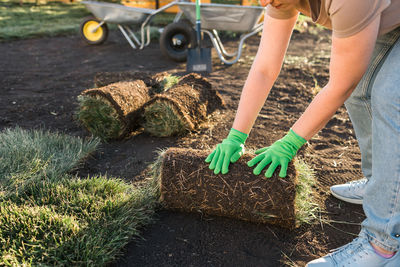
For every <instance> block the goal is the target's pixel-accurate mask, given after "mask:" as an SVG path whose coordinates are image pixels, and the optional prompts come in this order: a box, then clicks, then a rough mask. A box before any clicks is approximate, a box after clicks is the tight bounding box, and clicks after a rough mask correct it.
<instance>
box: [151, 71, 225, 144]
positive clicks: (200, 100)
mask: <svg viewBox="0 0 400 267" xmlns="http://www.w3.org/2000/svg"><path fill="white" fill-rule="evenodd" d="M223 105H224V103H223V101H222V98H221V97H220V95H219V94H218V92H217V91H216V90H213V89H212V87H211V84H210V83H209V82H208V80H207V79H205V78H203V77H201V76H200V75H198V74H188V75H185V76H183V77H181V78H180V79H179V80H178V82H177V84H176V85H174V86H172V87H171V88H170V89H169V90H167V91H165V92H162V93H160V94H157V95H155V96H154V97H153V98H152V99H151V100H150V101H148V102H147V103H146V104H145V105H144V118H145V119H144V122H143V127H144V130H145V131H146V132H148V133H150V134H151V135H154V136H170V135H178V134H182V133H185V132H188V131H192V130H194V129H196V128H197V127H198V125H199V124H200V123H201V122H202V121H204V120H205V119H206V118H207V116H208V115H209V114H210V113H211V112H213V111H214V110H216V109H218V108H221V107H223Z"/></svg>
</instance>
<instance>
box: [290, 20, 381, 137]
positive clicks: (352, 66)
mask: <svg viewBox="0 0 400 267" xmlns="http://www.w3.org/2000/svg"><path fill="white" fill-rule="evenodd" d="M379 22H380V16H378V17H377V18H375V20H374V21H373V22H372V23H370V24H369V25H368V26H367V27H366V28H364V29H363V30H362V31H361V32H359V33H357V34H355V35H353V36H350V37H347V38H337V37H335V36H332V50H331V62H330V67H329V72H330V78H329V82H328V84H327V85H326V86H325V87H324V88H323V89H322V90H321V91H320V92H319V93H318V94H317V96H316V97H315V98H314V100H313V101H312V102H311V104H310V105H309V106H308V108H307V109H306V111H305V112H304V113H303V114H302V115H301V117H300V118H299V119H298V120H297V122H296V123H295V124H294V125H293V127H292V129H293V131H295V132H296V133H297V134H298V135H300V136H302V137H303V138H305V139H306V140H308V139H310V138H311V137H312V136H313V135H314V134H316V133H317V132H318V131H319V130H321V129H322V128H323V127H324V126H325V124H326V123H327V122H328V121H329V120H330V118H331V117H332V116H333V114H334V113H335V112H336V110H337V109H338V108H339V107H340V106H341V105H343V103H344V101H345V100H346V99H347V98H348V97H349V96H350V95H351V93H352V92H353V90H354V88H355V87H356V86H357V84H358V82H359V81H360V80H361V78H362V76H363V74H364V72H365V71H366V69H367V67H368V63H369V61H370V58H371V55H372V52H373V48H374V46H375V42H376V38H377V34H378V29H379Z"/></svg>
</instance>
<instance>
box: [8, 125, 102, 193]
mask: <svg viewBox="0 0 400 267" xmlns="http://www.w3.org/2000/svg"><path fill="white" fill-rule="evenodd" d="M98 144H99V140H98V139H89V140H83V139H81V138H77V137H72V136H68V135H65V134H61V133H50V132H48V131H44V130H24V129H21V128H19V127H17V128H14V129H5V130H3V131H2V132H0V159H1V160H0V185H2V186H7V185H12V184H14V185H15V184H18V183H20V182H21V183H23V181H24V179H22V180H20V179H17V177H18V178H24V177H25V178H27V179H28V178H29V177H31V176H33V175H35V174H37V173H46V175H50V174H54V175H59V174H63V173H65V172H68V171H70V170H72V169H73V168H75V167H76V166H77V165H78V164H79V163H80V162H81V161H82V159H84V158H85V157H86V156H87V155H89V154H90V153H92V152H93V151H94V150H95V149H96V147H97V145H98Z"/></svg>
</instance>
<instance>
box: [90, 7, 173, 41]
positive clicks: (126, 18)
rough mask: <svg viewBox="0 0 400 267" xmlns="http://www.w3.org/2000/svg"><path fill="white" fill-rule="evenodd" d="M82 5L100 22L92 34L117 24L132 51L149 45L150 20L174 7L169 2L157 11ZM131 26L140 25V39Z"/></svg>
mask: <svg viewBox="0 0 400 267" xmlns="http://www.w3.org/2000/svg"><path fill="white" fill-rule="evenodd" d="M82 3H83V4H84V5H85V7H86V8H87V9H88V10H89V11H90V12H91V13H92V14H93V15H94V16H95V17H96V18H97V19H98V20H99V21H100V23H99V24H98V25H97V26H96V27H94V28H93V29H91V30H92V32H95V31H97V29H98V28H100V27H102V26H103V25H104V24H106V23H112V24H117V26H118V29H119V30H120V31H121V33H122V35H123V36H124V37H125V39H126V40H127V41H128V43H129V45H130V46H131V47H132V48H133V49H136V48H138V47H139V49H143V48H144V47H145V46H148V45H149V44H150V26H149V23H150V21H151V19H152V18H153V17H154V16H155V15H157V14H159V13H161V12H163V11H164V10H166V9H168V8H170V7H171V6H174V5H176V2H171V3H169V4H167V5H165V6H163V7H161V8H159V9H148V8H139V7H129V6H124V5H120V4H113V3H106V2H97V1H82ZM133 24H137V25H141V26H140V38H138V37H137V36H136V35H135V33H134V32H133V31H132V29H131V28H130V27H129V25H133Z"/></svg>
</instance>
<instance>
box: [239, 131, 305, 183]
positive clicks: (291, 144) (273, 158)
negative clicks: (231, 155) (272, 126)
mask: <svg viewBox="0 0 400 267" xmlns="http://www.w3.org/2000/svg"><path fill="white" fill-rule="evenodd" d="M306 142H307V141H306V140H305V139H304V138H302V137H301V136H299V135H297V134H296V133H295V132H294V131H293V130H290V131H289V132H288V133H287V134H286V135H285V136H284V137H283V138H282V139H280V140H278V141H276V142H275V143H273V144H272V145H271V146H269V147H264V148H261V149H259V150H257V151H256V152H255V153H256V154H257V155H258V156H256V157H255V158H253V159H252V160H250V161H249V162H248V163H247V165H248V166H249V167H253V166H254V165H256V164H257V167H255V168H254V170H253V173H254V174H255V175H259V174H260V173H261V171H262V170H263V169H264V168H265V166H267V165H268V164H270V165H269V167H268V169H267V171H266V172H265V177H267V178H270V177H272V174H273V173H274V171H275V169H276V168H277V167H278V166H281V170H280V172H279V177H282V178H283V177H286V174H287V167H288V165H289V162H290V161H291V160H292V159H293V157H294V156H295V155H296V153H297V151H298V150H299V148H300V147H301V146H302V145H304V144H305V143H306Z"/></svg>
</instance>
